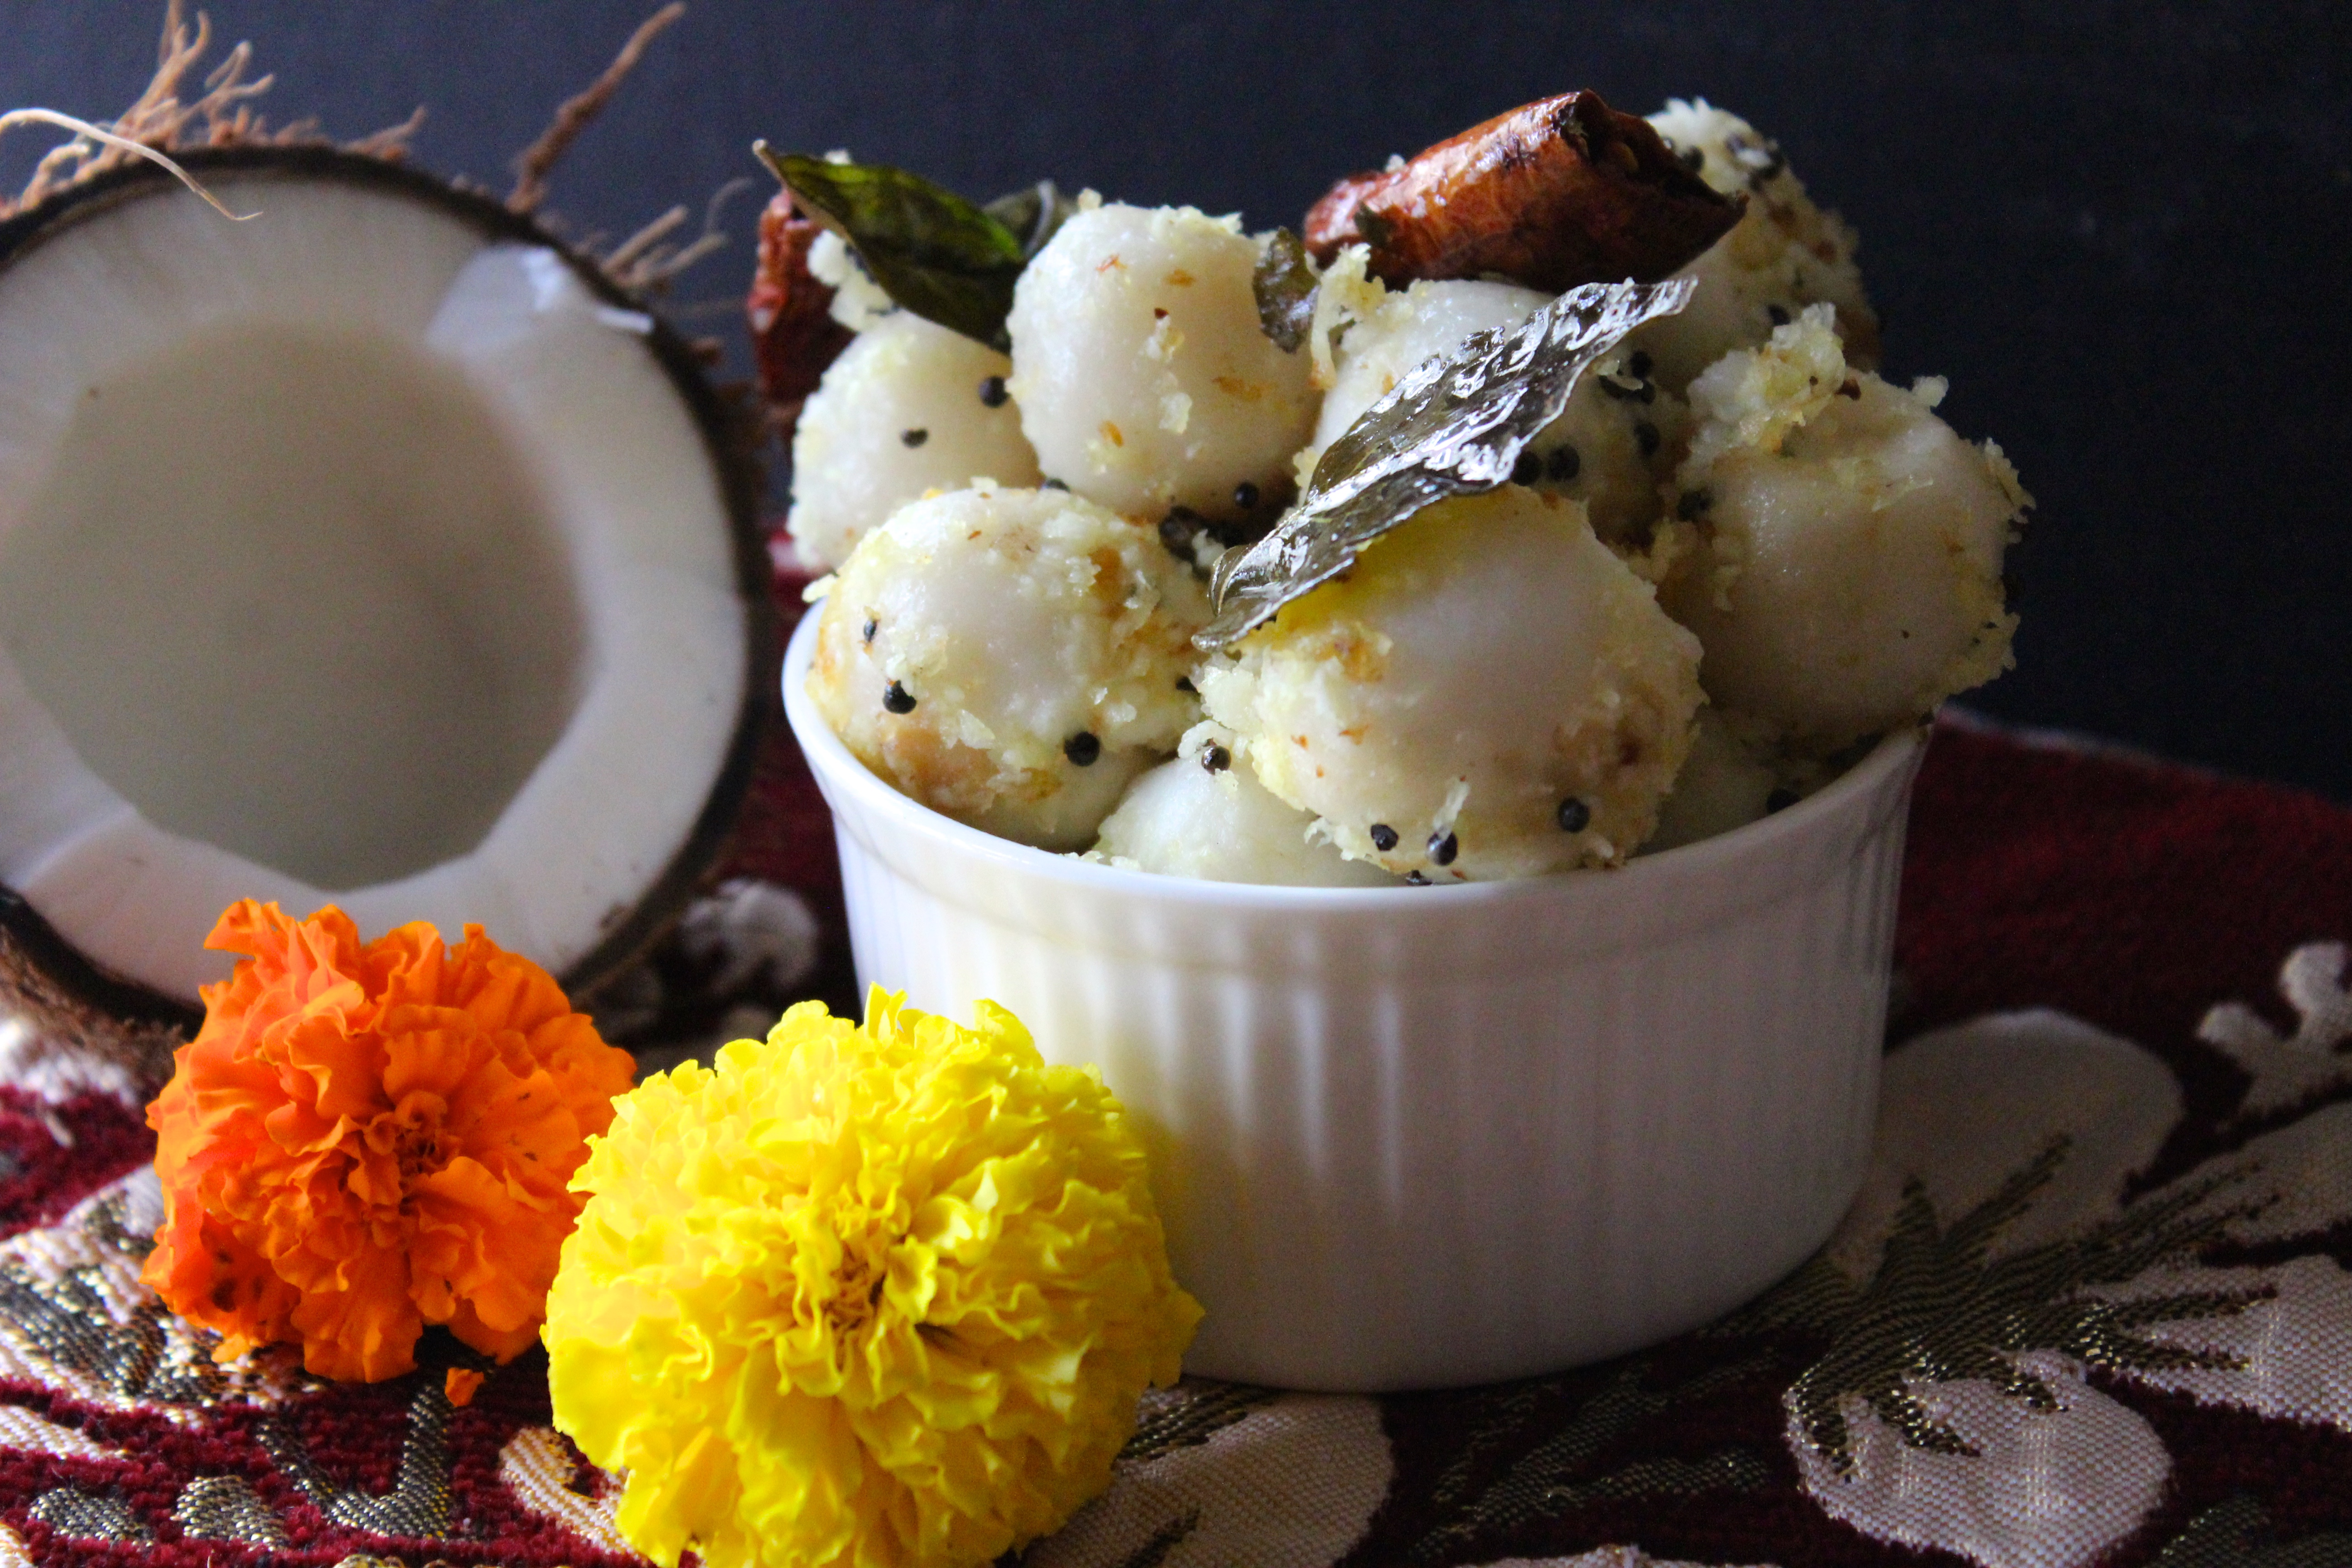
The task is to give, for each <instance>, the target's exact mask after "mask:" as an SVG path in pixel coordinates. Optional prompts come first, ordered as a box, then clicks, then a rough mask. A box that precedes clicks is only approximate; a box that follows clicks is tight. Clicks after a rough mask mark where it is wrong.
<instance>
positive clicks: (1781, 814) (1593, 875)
mask: <svg viewBox="0 0 2352 1568" xmlns="http://www.w3.org/2000/svg"><path fill="white" fill-rule="evenodd" d="M824 607H825V601H824V599H823V598H817V599H813V600H811V601H809V603H808V607H807V609H806V610H805V611H804V612H803V614H802V616H801V617H800V624H799V625H798V626H795V627H793V635H792V639H791V641H790V642H789V643H788V644H787V645H786V647H785V649H784V658H783V665H782V686H783V700H784V717H785V720H786V721H787V722H788V723H789V724H790V726H791V728H792V731H793V739H794V740H795V741H797V742H799V744H800V748H801V752H802V755H803V757H805V758H806V759H807V762H808V764H809V771H810V772H811V773H813V774H814V775H815V778H816V781H817V784H818V787H819V789H820V790H821V791H822V792H823V793H824V795H826V797H827V800H826V805H828V806H831V805H832V804H833V802H832V800H831V796H832V794H833V792H834V791H835V790H836V789H840V790H844V791H846V792H848V793H849V795H852V796H853V797H854V800H855V804H856V809H857V811H858V812H859V813H860V814H861V815H863V816H866V817H867V818H868V819H869V820H872V821H876V822H877V824H878V825H880V826H887V827H889V828H894V829H896V830H898V831H899V832H902V833H905V834H907V835H908V836H909V837H910V838H917V839H920V838H929V839H932V840H938V841H943V843H944V844H945V845H946V846H949V847H952V848H953V849H954V851H955V852H956V853H957V854H959V855H961V856H963V857H965V858H969V859H973V860H978V861H981V862H983V863H987V864H992V865H995V866H997V867H1000V868H1003V869H1004V870H1005V871H1007V872H1010V873H1014V874H1017V875H1020V876H1024V877H1029V878H1038V879H1045V880H1047V881H1052V882H1057V883H1061V884H1064V885H1066V886H1071V887H1075V888H1079V889H1087V890H1088V891H1090V892H1094V893H1097V894H1100V893H1120V894H1125V895H1128V896H1131V897H1139V898H1146V899H1151V900H1158V901H1161V902H1168V903H1180V904H1197V905H1202V906H1210V907H1218V908H1225V909H1234V910H1266V911H1277V912H1278V911H1293V912H1298V913H1307V912H1329V913H1337V912H1340V911H1349V912H1355V911H1363V912H1366V913H1370V912H1374V911H1378V910H1387V909H1399V908H1406V907H1410V908H1414V909H1423V910H1426V909H1429V908H1431V907H1433V906H1435V907H1441V908H1450V909H1455V910H1466V909H1470V908H1475V907H1477V906H1480V905H1490V904H1496V903H1503V902H1508V901H1511V900H1518V899H1525V898H1529V897H1540V896H1543V895H1545V894H1548V893H1557V892H1559V891H1563V890H1566V889H1571V888H1573V889H1580V890H1591V889H1597V887H1598V886H1599V885H1600V884H1599V883H1598V882H1597V880H1596V879H1601V878H1605V879H1608V881H1609V883H1611V884H1613V885H1615V886H1617V887H1620V888H1622V889H1625V890H1626V892H1627V894H1628V895H1629V896H1631V895H1633V893H1635V892H1636V891H1637V890H1643V889H1650V888H1652V887H1657V888H1659V889H1660V890H1663V889H1664V885H1665V884H1668V883H1672V882H1679V881H1681V880H1683V879H1686V878H1689V877H1692V876H1694V875H1696V876H1702V877H1704V876H1711V875H1713V874H1716V873H1717V872H1725V871H1732V870H1735V869H1736V868H1737V863H1738V862H1739V861H1742V860H1745V859H1747V858H1748V857H1749V856H1750V855H1751V854H1764V855H1768V856H1769V855H1770V854H1772V853H1773V852H1774V851H1775V850H1776V849H1779V848H1794V847H1795V846H1796V845H1797V844H1798V843H1799V842H1801V841H1803V840H1806V839H1810V838H1811V837H1814V836H1815V834H1816V832H1817V830H1818V829H1819V828H1820V827H1822V826H1826V825H1827V821H1826V819H1829V818H1832V817H1834V816H1843V815H1844V814H1845V813H1847V812H1848V811H1851V810H1852V809H1853V807H1854V805H1856V804H1857V803H1856V802H1855V800H1854V798H1853V797H1856V796H1861V797H1864V798H1865V799H1866V798H1867V797H1869V796H1872V795H1875V794H1877V793H1879V792H1880V791H1881V790H1882V789H1883V787H1884V786H1885V784H1886V783H1887V782H1888V781H1889V779H1890V776H1891V775H1895V774H1899V773H1903V772H1904V771H1906V769H1908V768H1910V767H1911V766H1912V765H1913V764H1914V763H1915V762H1916V759H1917V757H1918V754H1919V752H1920V751H1921V750H1922V748H1924V747H1925V746H1926V744H1927V739H1928V735H1929V732H1930V731H1931V730H1932V728H1933V717H1932V715H1931V716H1930V717H1929V718H1927V719H1923V720H1921V721H1919V722H1918V723H1917V724H1916V725H1903V726H1899V727H1897V728H1895V729H1894V730H1890V731H1887V732H1886V733H1885V735H1883V736H1882V737H1880V739H1879V741H1878V743H1877V744H1876V745H1874V746H1873V747H1872V748H1871V749H1870V751H1869V752H1866V753H1864V756H1863V757H1862V758H1861V760H1860V761H1858V762H1856V763H1854V764H1853V766H1852V767H1849V768H1848V769H1846V771H1845V772H1844V773H1840V774H1839V775H1838V776H1837V777H1836V778H1834V779H1832V780H1831V781H1830V782H1829V783H1828V784H1824V785H1823V786H1822V788H1820V789H1819V790H1816V791H1815V792H1813V793H1812V794H1811V795H1807V796H1806V797H1805V798H1804V799H1802V800H1801V801H1798V802H1797V803H1796V804H1795V805H1790V806H1788V807H1786V808H1784V809H1782V810H1780V811H1777V812H1774V813H1772V814H1771V815H1770V816H1765V817H1761V818H1759V819H1758V820H1757V821H1754V822H1751V823H1748V825H1747V826H1743V827H1736V828H1733V829H1732V830H1731V831H1729V832H1727V833H1718V834H1717V835H1715V836H1714V837H1709V838H1702V839H1698V840H1696V842H1693V843H1690V844H1685V845H1680V846H1678V847H1675V848H1672V849H1663V850H1660V851H1659V852H1657V853H1656V854H1654V855H1638V856H1635V857H1634V858H1632V859H1630V860H1628V861H1626V862H1625V863H1624V864H1623V865H1622V866H1617V867H1610V868H1598V867H1595V868H1581V869H1578V870H1572V871H1557V872H1553V873H1551V874H1549V875H1547V876H1541V877H1520V878H1513V879H1506V880H1499V881H1484V882H1473V881H1463V882H1433V883H1431V884H1430V885H1428V886H1426V887H1414V886H1412V885H1410V884H1407V883H1402V882H1400V883H1399V884H1398V885H1397V886H1396V887H1393V888H1298V887H1287V886H1282V885H1278V884H1274V883H1265V882H1217V881H1211V880H1208V879H1203V878H1194V877H1177V876H1170V875H1168V874H1166V873H1164V872H1158V871H1141V870H1129V869H1128V868H1124V867H1118V866H1108V865H1105V864H1103V863H1101V862H1100V861H1095V860H1087V859H1085V858H1081V857H1080V856H1079V855H1076V854H1057V853H1055V851H1052V850H1048V849H1038V848H1034V847H1031V846H1029V845H1026V844H1021V843H1017V842H1015V841H1014V840H1013V839H1010V838H999V837H996V835H994V834H992V833H988V832H985V831H983V830H982V829H980V828H977V827H971V826H967V825H965V824H963V823H961V822H958V821H956V820H955V819H954V818H953V817H951V816H946V815H944V814H942V813H940V812H938V811H934V810H933V809H931V808H930V807H929V806H928V805H924V804H923V803H922V802H920V801H919V800H916V799H914V798H913V797H912V796H910V795H901V794H900V793H899V792H898V790H897V789H896V788H894V787H893V786H892V785H891V784H889V783H887V781H886V780H884V779H883V778H882V777H881V776H880V775H878V774H877V773H875V772H874V771H873V770H872V769H870V768H868V767H867V766H866V764H865V763H862V762H860V761H859V760H858V759H857V757H856V755H855V754H854V753H852V752H851V751H850V750H849V748H848V746H847V745H845V743H844V742H842V740H841V737H840V736H838V735H836V734H835V733H834V731H833V726H832V725H831V724H829V723H827V722H826V721H825V719H824V715H823V714H822V713H820V712H818V711H817V708H816V702H815V700H814V699H813V698H811V697H810V696H809V695H808V692H807V689H806V679H807V674H808V668H809V666H810V664H811V663H812V662H814V656H815V648H816V638H817V629H818V625H819V623H820V622H821V621H822V620H823V618H824ZM1898 808H1899V807H1898ZM836 820H837V814H836Z"/></svg>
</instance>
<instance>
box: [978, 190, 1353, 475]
mask: <svg viewBox="0 0 2352 1568" xmlns="http://www.w3.org/2000/svg"><path fill="white" fill-rule="evenodd" d="M1259 248H1260V247H1259V242H1258V241H1256V240H1254V239H1252V238H1250V237H1248V236H1246V235H1244V234H1243V233H1242V232H1241V225H1240V220H1239V219H1237V218H1231V217H1224V218H1213V217H1209V216H1205V215H1203V214H1202V213H1201V212H1198V211H1196V210H1195V209H1193V208H1192V207H1158V208H1151V207H1134V206H1125V205H1118V204H1108V205H1101V206H1097V207H1095V208H1093V209H1091V210H1088V211H1081V212H1079V213H1077V214H1076V215H1075V216H1072V217H1071V218H1070V219H1069V221H1068V222H1066V223H1065V224H1064V225H1063V226H1062V227H1061V229H1060V230H1059V231H1058V232H1057V233H1056V234H1055V236H1054V237H1053V238H1052V239H1051V240H1050V241H1048V242H1047V243H1046V245H1045V248H1044V249H1043V250H1041V251H1039V252H1038V253H1037V256H1036V258H1035V259H1034V260H1032V261H1031V262H1030V263H1029V265H1028V268H1026V269H1025V270H1024V272H1023V273H1022V274H1021V280H1020V283H1019V285H1018V287H1017V288H1016V289H1014V291H1013V312H1012V315H1011V316H1010V317H1009V318H1008V320H1007V321H1006V326H1007V329H1008V330H1009V331H1010V332H1011V334H1012V340H1013V376H1012V381H1011V383H1010V386H1011V390H1012V394H1013V400H1014V401H1015V402H1016V403H1018V404H1019V405H1020V409H1021V427H1022V428H1023V429H1024V431H1026V432H1027V433H1028V437H1029V441H1030V444H1031V445H1032V446H1033V447H1035V449H1036V452H1037V457H1038V460H1039V461H1040V462H1041V463H1042V464H1043V465H1044V466H1045V472H1047V473H1049V474H1051V475H1053V476H1055V478H1056V479H1062V480H1064V481H1065V482H1066V483H1067V484H1068V485H1069V486H1070V488H1071V489H1074V490H1076V492H1077V493H1078V494H1080V495H1082V496H1085V497H1086V498H1087V500H1092V501H1097V502H1099V503H1100V504H1102V505H1104V506H1107V507H1110V508H1112V509H1113V510H1118V511H1121V512H1126V513H1129V514H1130V515H1136V516H1142V515H1150V516H1155V517H1156V516H1159V515H1160V514H1162V513H1164V512H1166V511H1168V510H1170V509H1171V508H1172V507H1180V506H1181V507H1188V508H1190V509H1192V510H1194V511H1197V512H1201V513H1203V514H1206V515H1210V516H1218V515H1223V514H1224V513H1226V512H1228V511H1230V510H1232V509H1233V504H1234V503H1233V497H1234V492H1235V490H1236V489H1238V488H1239V487H1240V486H1242V485H1244V484H1249V485H1255V486H1256V487H1258V488H1259V489H1261V490H1263V491H1275V490H1278V489H1281V488H1282V481H1283V480H1284V479H1286V478H1287V477H1288V473H1289V467H1290V458H1291V455H1292V454H1293V453H1295V452H1297V450H1298V448H1299V447H1302V446H1304V445H1306V444H1307V437H1308V435H1309V433H1310V432H1311V431H1312V430H1313V429H1314V426H1315V409H1316V402H1317V397H1316V393H1315V390H1314V388H1313V386H1312V385H1311V384H1309V379H1308V372H1309V369H1310V361H1309V357H1308V355H1307V353H1304V352H1301V351H1285V350H1284V349H1282V348H1280V347H1278V346H1277V345H1276V343H1275V342H1273V340H1272V339H1270V338H1268V337H1267V336H1266V334H1265V331H1264V330H1263V329H1262V328H1261V327H1260V325H1259V322H1258V310H1257V299H1256V294H1255V289H1254V286H1253V281H1252V279H1253V275H1254V273H1255V268H1256V266H1257V261H1258V255H1259Z"/></svg>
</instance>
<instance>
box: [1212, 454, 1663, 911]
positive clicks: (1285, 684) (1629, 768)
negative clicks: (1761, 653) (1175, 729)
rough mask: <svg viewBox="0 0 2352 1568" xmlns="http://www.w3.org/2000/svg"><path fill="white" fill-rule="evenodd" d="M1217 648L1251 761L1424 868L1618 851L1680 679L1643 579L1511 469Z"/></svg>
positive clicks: (1375, 859)
mask: <svg viewBox="0 0 2352 1568" xmlns="http://www.w3.org/2000/svg"><path fill="white" fill-rule="evenodd" d="M1234 652H1235V655H1236V657H1234V658H1219V659H1215V660H1213V661H1211V662H1210V663H1209V664H1208V665H1207V666H1206V667H1204V668H1202V671H1201V673H1200V674H1199V675H1198V676H1196V677H1195V679H1196V680H1197V681H1198V682H1199V683H1200V687H1201V693H1202V699H1203V700H1204V701H1205V702H1206V704H1207V706H1208V711H1209V716H1210V717H1211V718H1213V719H1214V720H1215V721H1217V722H1219V723H1220V724H1223V725H1224V726H1225V727H1227V728H1228V729H1230V730H1231V731H1233V732H1234V736H1235V737H1236V740H1235V749H1236V752H1237V754H1240V755H1242V756H1244V757H1245V758H1246V760H1247V761H1248V762H1249V763H1250V765H1251V767H1252V768H1253V769H1254V770H1255V773H1256V774H1257V777H1258V780H1259V782H1260V783H1262V784H1265V787H1266V788H1267V789H1269V790H1271V791H1272V792H1273V793H1274V794H1275V795H1277V796H1279V797H1280V798H1281V799H1283V800H1286V801H1287V802H1289V803H1290V804H1291V805H1295V806H1297V807H1299V808H1301V809H1303V810H1307V811H1311V812H1313V813H1315V814H1316V815H1317V816H1319V817H1321V818H1322V819H1323V821H1324V824H1325V826H1326V827H1327V828H1328V831H1329V832H1330V834H1331V837H1332V840H1333V842H1335V843H1337V844H1338V845H1339V847H1340V849H1341V850H1342V851H1343V852H1344V853H1345V854H1347V855H1348V856H1349V857H1350V858H1355V859H1361V860H1368V861H1370V862H1371V863H1372V864H1374V865H1377V866H1379V867H1381V868H1382V869H1384V870H1387V871H1390V872H1391V873H1394V874H1396V875H1400V876H1402V875H1404V874H1406V873H1408V872H1412V871H1419V872H1421V873H1422V874H1423V876H1425V877H1428V878H1430V879H1433V880H1440V879H1443V880H1460V879H1471V880H1490V879H1501V878H1507V877H1528V876H1539V875H1542V874H1544V873H1546V872H1550V871H1563V870H1569V869H1572V868H1576V867H1579V866H1599V865H1613V864H1616V863H1618V862H1620V861H1622V860H1623V859H1624V858H1625V857H1626V856H1627V855H1628V854H1630V853H1631V852H1632V851H1633V848H1634V847H1637V846H1638V845H1640V844H1641V843H1642V841H1643V839H1645V838H1647V837H1649V836H1650V833H1651V830H1652V828H1653V827H1654V826H1655V824H1656V821H1657V812H1658V803H1659V802H1660V801H1661V800H1662V799H1664V796H1665V794H1666V791H1667V789H1668V787H1669V786H1670V785H1671V784H1673V782H1674V777H1675V771H1676V770H1677V769H1678V768H1679V767H1680V766H1681V765H1682V761H1683V757H1684V754H1685V752H1687V751H1688V749H1689V746H1690V727H1691V716H1692V714H1693V713H1694V712H1695V711H1696V709H1697V707H1698V704H1699V700H1700V699H1699V687H1698V678H1697V673H1696V671H1697V666H1698V645H1697V642H1696V639H1694V638H1693V637H1691V635H1690V634H1689V633H1688V632H1686V631H1685V630H1684V629H1683V628H1681V627H1680V626H1676V625H1675V624H1674V622H1673V621H1671V620H1669V619H1668V618H1667V617H1666V615H1665V613H1664V611H1663V610H1661V609H1660V608H1659V607H1658V605H1657V601H1656V598H1655V596H1654V592H1653V590H1652V589H1651V587H1650V585H1649V584H1647V583H1644V582H1643V581H1642V580H1641V579H1640V578H1639V577H1637V576H1635V575H1634V574H1633V572H1632V571H1631V570H1630V569H1629V568H1628V567H1627V566H1626V565H1625V564H1624V563H1622V562H1621V561H1620V560H1619V559H1618V558H1617V557H1616V555H1614V554H1613V553H1612V552H1610V550H1609V549H1608V548H1607V547H1606V546H1605V545H1603V544H1602V543H1601V542H1600V541H1599V540H1598V539H1597V538H1595V537H1594V535H1593V532H1592V529H1591V524H1590V523H1589V522H1587V521H1585V516H1584V509H1583V508H1582V507H1581V506H1579V505H1578V504H1577V503H1576V502H1574V501H1570V500H1562V499H1560V498H1559V497H1555V496H1545V495H1541V494H1538V493H1537V492H1536V491H1534V490H1530V489H1525V488H1522V487H1520V486H1517V485H1506V486H1504V487H1502V488H1501V489H1496V490H1492V491H1488V492H1486V493H1485V494H1480V495H1470V496H1463V497H1459V498H1456V499H1454V500H1445V501H1441V502H1439V503H1437V504H1436V505H1434V506H1432V507H1429V508H1428V509H1426V510H1423V511H1422V512H1421V513H1420V514H1419V515H1418V516H1416V517H1414V518H1413V520H1412V521H1411V522H1408V523H1407V524H1405V525H1404V526H1403V527H1402V528H1401V529H1398V530H1397V531H1394V532H1392V533H1390V534H1388V535H1386V536H1384V537H1382V538H1381V539H1379V540H1377V541H1375V542H1373V543H1372V544H1370V546H1369V547H1367V548H1366V550H1365V552H1364V553H1363V556H1362V558H1361V559H1360V561H1359V562H1358V563H1357V565H1356V567H1355V568H1354V569H1353V570H1352V571H1351V572H1349V574H1347V575H1346V576H1345V577H1343V578H1339V579H1336V580H1334V581H1332V582H1329V583H1326V584H1323V585H1322V586H1321V587H1318V588H1317V589H1316V590H1314V591H1313V592H1312V593H1310V594H1308V595H1306V596H1305V597H1304V598H1301V599H1298V600H1297V601H1295V602H1293V603H1291V604H1289V605H1285V606H1284V607H1283V609H1282V610H1281V612H1280V613H1279V614H1278V615H1277V616H1276V618H1275V619H1274V620H1273V621H1272V622H1271V623H1269V624H1268V625H1266V626H1263V627H1261V628H1259V629H1258V630H1257V631H1255V632H1254V633H1252V634H1251V635H1250V636H1249V637H1247V638H1245V639H1244V641H1243V642H1242V643H1240V644H1239V645H1238V646H1237V647H1236V648H1235V650H1234ZM1571 799H1573V800H1575V801H1577V802H1579V803H1580V805H1581V807H1582V810H1581V812H1580V814H1578V815H1575V816H1572V817H1571V818H1570V820H1573V821H1574V823H1575V826H1573V827H1569V826H1564V821H1563V817H1562V813H1561V807H1562V805H1563V803H1564V802H1567V801H1569V800H1571ZM1376 828H1380V829H1384V830H1385V831H1382V832H1375V829H1376Z"/></svg>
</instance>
